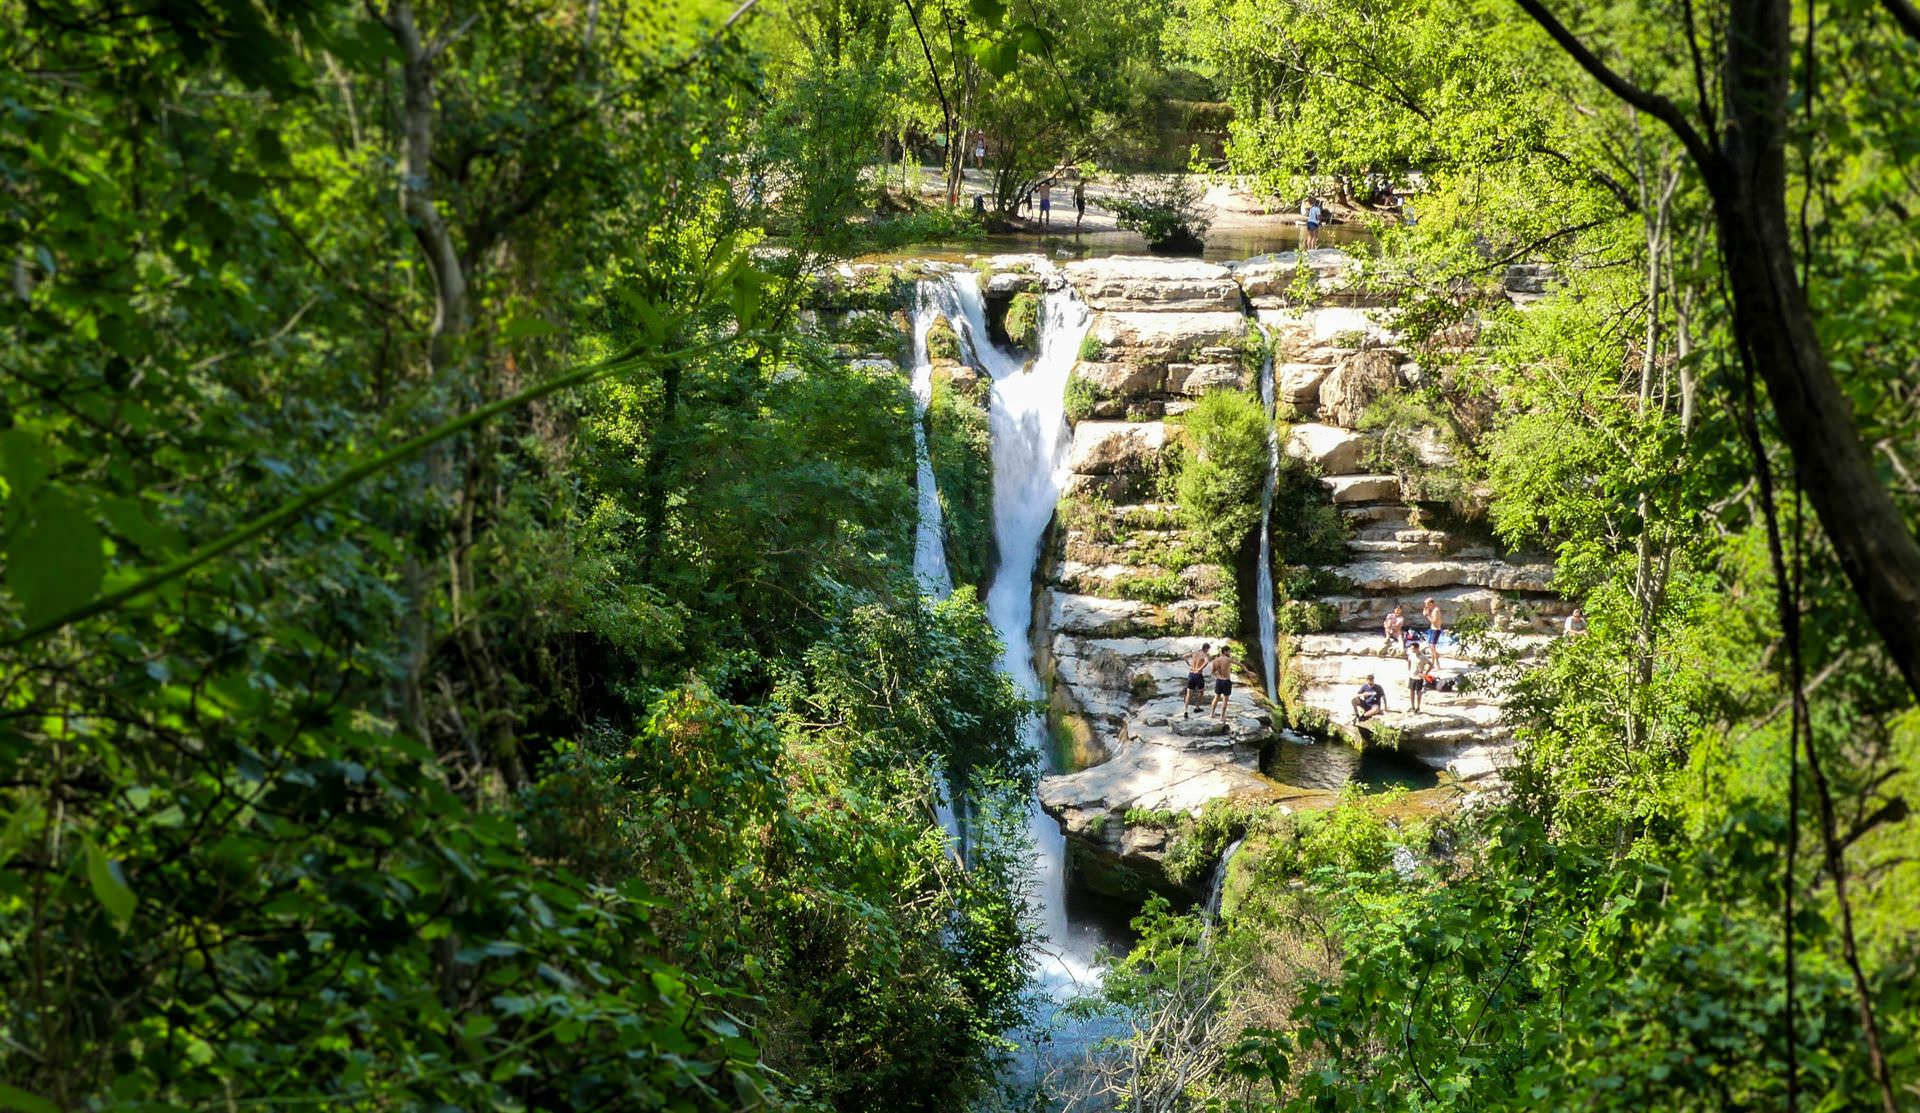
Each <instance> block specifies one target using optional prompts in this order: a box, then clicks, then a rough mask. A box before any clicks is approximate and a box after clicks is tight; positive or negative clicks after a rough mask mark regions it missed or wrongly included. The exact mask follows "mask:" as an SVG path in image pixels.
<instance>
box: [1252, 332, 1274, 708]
mask: <svg viewBox="0 0 1920 1113" xmlns="http://www.w3.org/2000/svg"><path fill="white" fill-rule="evenodd" d="M1260 335H1261V337H1262V338H1263V339H1264V340H1265V341H1266V345H1265V347H1266V349H1267V354H1266V358H1264V359H1263V360H1261V361H1260V404H1261V405H1262V406H1263V407H1265V409H1266V411H1267V481H1266V483H1265V485H1264V486H1262V487H1261V488H1260V567H1259V568H1258V569H1257V570H1256V575H1257V576H1258V580H1257V582H1256V586H1255V587H1254V592H1255V594H1256V595H1257V596H1258V597H1259V598H1258V600H1257V604H1256V605H1257V606H1258V607H1259V611H1260V661H1261V664H1262V665H1263V666H1264V667H1265V672H1266V678H1267V699H1269V700H1271V701H1273V702H1274V703H1279V702H1280V676H1279V671H1280V650H1279V645H1280V630H1279V627H1278V624H1277V622H1276V621H1275V618H1274V614H1273V490H1274V485H1275V484H1276V483H1277V482H1278V481H1279V477H1280V433H1279V428H1278V426H1276V425H1275V424H1274V420H1273V415H1274V388H1273V338H1272V337H1270V336H1268V335H1267V333H1266V330H1265V329H1261V330H1260Z"/></svg>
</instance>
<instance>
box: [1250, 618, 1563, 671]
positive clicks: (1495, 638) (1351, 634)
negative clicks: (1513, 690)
mask: <svg viewBox="0 0 1920 1113" xmlns="http://www.w3.org/2000/svg"><path fill="white" fill-rule="evenodd" d="M1412 617H1413V619H1414V620H1415V621H1416V622H1417V621H1418V620H1419V617H1420V616H1419V615H1418V614H1415V615H1413V616H1412ZM1486 637H1487V639H1488V641H1489V642H1490V643H1491V644H1492V646H1493V648H1495V649H1496V650H1504V651H1511V652H1513V653H1515V654H1517V655H1519V656H1520V657H1523V658H1525V657H1534V656H1537V655H1539V654H1540V653H1541V652H1542V651H1543V650H1544V649H1545V648H1546V647H1547V646H1549V645H1551V644H1553V642H1554V641H1555V640H1556V639H1555V637H1554V635H1552V634H1515V633H1493V634H1488V635H1486ZM1288 644H1289V645H1290V646H1292V648H1293V653H1294V655H1295V657H1309V658H1310V657H1351V658H1364V659H1367V660H1374V661H1379V662H1381V663H1382V664H1383V665H1392V664H1395V663H1398V662H1400V661H1402V660H1404V657H1403V656H1402V654H1401V653H1400V652H1397V651H1392V650H1384V648H1383V647H1384V646H1385V644H1386V639H1385V637H1384V635H1383V634H1382V633H1381V632H1380V631H1378V630H1371V631H1362V630H1348V631H1340V632H1336V633H1330V634H1295V635H1293V637H1292V638H1291V639H1290V640H1289V642H1288ZM1448 649H1450V650H1452V649H1456V647H1452V646H1449V647H1448ZM1457 651H1458V652H1463V653H1464V652H1465V651H1466V650H1465V648H1464V647H1458V650H1457Z"/></svg>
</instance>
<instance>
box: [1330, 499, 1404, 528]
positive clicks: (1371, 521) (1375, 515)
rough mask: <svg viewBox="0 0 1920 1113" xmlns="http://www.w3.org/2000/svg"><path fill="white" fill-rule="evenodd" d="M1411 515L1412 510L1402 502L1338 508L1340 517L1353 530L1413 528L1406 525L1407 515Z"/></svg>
mask: <svg viewBox="0 0 1920 1113" xmlns="http://www.w3.org/2000/svg"><path fill="white" fill-rule="evenodd" d="M1412 513H1413V508H1412V507H1410V506H1408V505H1406V504H1405V503H1402V502H1384V503H1374V504H1369V505H1361V506H1355V505H1348V506H1342V507H1340V516H1341V517H1342V518H1345V519H1346V520H1347V524H1348V525H1350V526H1352V527H1354V528H1355V529H1391V530H1405V529H1411V528H1413V527H1412V526H1411V525H1409V524H1408V515H1410V514H1412Z"/></svg>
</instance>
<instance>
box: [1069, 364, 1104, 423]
mask: <svg viewBox="0 0 1920 1113" xmlns="http://www.w3.org/2000/svg"><path fill="white" fill-rule="evenodd" d="M1105 400H1106V393H1105V392H1104V391H1102V390H1101V389H1100V388H1099V387H1098V386H1096V385H1094V383H1093V382H1092V381H1090V380H1088V379H1085V378H1082V377H1081V376H1080V375H1078V374H1074V375H1071V376H1069V377H1068V379H1067V392H1066V407H1067V420H1068V421H1084V420H1086V418H1087V417H1089V416H1090V415H1092V413H1093V409H1094V407H1095V406H1098V405H1099V404H1100V403H1101V402H1103V401H1105Z"/></svg>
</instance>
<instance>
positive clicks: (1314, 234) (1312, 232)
mask: <svg viewBox="0 0 1920 1113" xmlns="http://www.w3.org/2000/svg"><path fill="white" fill-rule="evenodd" d="M1326 218H1327V211H1326V210H1325V209H1323V208H1321V207H1320V199H1319V198H1318V197H1309V198H1307V250H1308V251H1312V250H1313V249H1314V248H1316V247H1319V246H1320V222H1321V221H1323V220H1325V219H1326Z"/></svg>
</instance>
